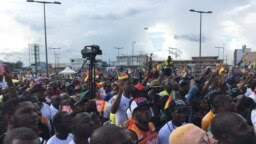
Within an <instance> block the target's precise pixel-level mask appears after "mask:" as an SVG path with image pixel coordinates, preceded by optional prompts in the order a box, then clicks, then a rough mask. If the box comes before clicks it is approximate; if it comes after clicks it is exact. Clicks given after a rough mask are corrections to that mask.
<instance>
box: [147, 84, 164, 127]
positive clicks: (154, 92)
mask: <svg viewBox="0 0 256 144" xmlns="http://www.w3.org/2000/svg"><path fill="white" fill-rule="evenodd" d="M160 88H161V85H160V83H159V81H158V80H153V81H151V83H150V91H149V92H148V100H149V103H150V104H151V108H152V110H153V113H154V116H153V117H152V122H153V123H154V125H155V126H156V129H157V130H159V129H160V128H161V127H162V126H163V125H162V123H161V121H160V114H161V113H160V108H161V99H160V95H159V92H160Z"/></svg>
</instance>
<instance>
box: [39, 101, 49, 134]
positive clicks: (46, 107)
mask: <svg viewBox="0 0 256 144" xmlns="http://www.w3.org/2000/svg"><path fill="white" fill-rule="evenodd" d="M41 113H42V115H43V116H44V117H46V118H47V122H48V128H49V131H51V123H50V120H51V109H50V106H49V105H48V104H46V103H43V106H42V108H41Z"/></svg>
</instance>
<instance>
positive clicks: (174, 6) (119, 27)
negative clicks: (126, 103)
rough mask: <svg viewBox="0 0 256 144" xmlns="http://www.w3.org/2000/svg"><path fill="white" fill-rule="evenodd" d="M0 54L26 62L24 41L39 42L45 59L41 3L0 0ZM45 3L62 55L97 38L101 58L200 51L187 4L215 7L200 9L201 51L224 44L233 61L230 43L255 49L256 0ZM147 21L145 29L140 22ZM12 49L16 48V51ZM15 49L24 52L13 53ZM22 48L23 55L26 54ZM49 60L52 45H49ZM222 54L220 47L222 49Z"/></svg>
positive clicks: (52, 40) (212, 51)
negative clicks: (170, 48) (176, 49)
mask: <svg viewBox="0 0 256 144" xmlns="http://www.w3.org/2000/svg"><path fill="white" fill-rule="evenodd" d="M0 2H1V4H0V52H1V53H13V55H9V56H4V55H1V56H0V57H1V60H11V61H14V60H19V59H21V60H22V61H23V62H24V63H28V60H27V59H28V44H29V43H38V44H39V45H40V54H41V55H40V60H41V61H45V50H44V27H43V5H42V4H38V3H28V2H26V0H0ZM60 2H61V3H62V4H61V5H47V6H46V17H47V36H48V47H49V48H50V47H54V48H61V49H60V50H59V53H61V61H62V62H68V61H69V60H70V58H80V57H82V56H81V49H83V47H84V46H85V45H91V44H97V45H99V46H100V47H101V49H102V50H103V56H99V57H98V58H102V59H103V60H106V61H108V60H109V59H111V60H114V59H115V57H116V56H117V50H116V49H114V48H113V47H123V48H124V49H123V50H120V55H127V54H129V55H131V53H132V42H133V41H135V42H136V44H135V46H134V52H135V54H139V53H147V54H149V53H153V54H154V59H166V58H167V56H168V48H169V47H173V48H178V49H179V50H180V51H181V53H180V57H178V59H190V58H191V56H198V53H199V49H198V47H199V42H198V40H199V14H197V13H192V12H189V9H195V10H203V11H208V10H210V11H213V13H212V14H204V15H203V24H202V41H203V43H202V56H217V55H218V49H216V48H215V46H222V45H223V44H224V47H225V56H226V55H227V56H228V61H229V62H232V61H233V51H234V49H237V48H241V47H242V45H243V44H246V45H247V47H249V48H252V50H255V46H256V40H255V34H256V28H255V25H256V0H60ZM145 27H147V28H148V30H145V29H144V28H145ZM14 52H15V53H14ZM16 53H23V55H18V56H16ZM25 54H26V55H25ZM48 54H49V61H50V62H53V51H52V50H48ZM220 54H221V55H220V56H221V58H222V50H220Z"/></svg>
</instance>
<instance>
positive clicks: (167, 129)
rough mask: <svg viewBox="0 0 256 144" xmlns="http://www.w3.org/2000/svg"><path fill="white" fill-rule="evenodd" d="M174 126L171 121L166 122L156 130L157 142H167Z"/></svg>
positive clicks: (163, 143)
mask: <svg viewBox="0 0 256 144" xmlns="http://www.w3.org/2000/svg"><path fill="white" fill-rule="evenodd" d="M183 124H185V123H183ZM183 124H182V125H183ZM176 128H177V126H175V125H174V124H173V123H172V121H169V122H167V123H166V124H165V125H164V126H163V127H162V128H161V129H160V130H159V132H158V138H159V144H169V136H170V134H171V133H172V132H173V130H175V129H176Z"/></svg>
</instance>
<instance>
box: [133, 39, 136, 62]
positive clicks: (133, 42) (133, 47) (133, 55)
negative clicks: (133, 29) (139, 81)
mask: <svg viewBox="0 0 256 144" xmlns="http://www.w3.org/2000/svg"><path fill="white" fill-rule="evenodd" d="M135 43H136V42H135V41H134V42H132V66H133V56H134V44H135Z"/></svg>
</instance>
